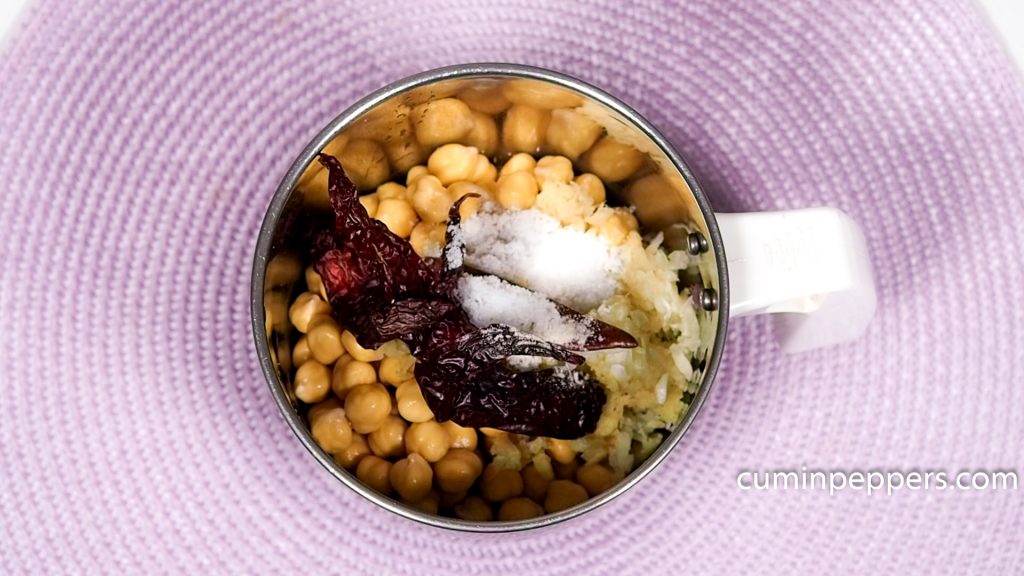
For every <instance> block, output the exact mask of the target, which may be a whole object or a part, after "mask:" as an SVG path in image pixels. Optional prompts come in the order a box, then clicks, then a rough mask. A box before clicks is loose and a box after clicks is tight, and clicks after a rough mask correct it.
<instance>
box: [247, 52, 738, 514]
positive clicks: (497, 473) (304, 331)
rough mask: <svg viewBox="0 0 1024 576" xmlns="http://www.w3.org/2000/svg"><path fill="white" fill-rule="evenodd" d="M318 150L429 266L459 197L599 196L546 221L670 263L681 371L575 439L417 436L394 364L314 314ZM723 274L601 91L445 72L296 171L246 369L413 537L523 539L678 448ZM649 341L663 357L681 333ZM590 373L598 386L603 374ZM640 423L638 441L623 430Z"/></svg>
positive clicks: (263, 264)
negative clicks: (586, 206) (679, 307)
mask: <svg viewBox="0 0 1024 576" xmlns="http://www.w3.org/2000/svg"><path fill="white" fill-rule="evenodd" d="M453 144H455V145H456V146H453ZM470 147H472V148H470ZM321 151H322V152H323V153H325V154H329V155H331V156H335V157H337V158H338V159H339V161H340V162H341V165H342V166H343V167H344V168H345V172H346V174H347V176H348V177H349V178H350V179H351V180H352V181H353V182H354V183H355V184H356V186H357V187H358V189H359V191H360V194H361V203H362V205H363V206H364V208H366V210H367V212H368V214H369V215H370V216H371V217H376V218H377V219H379V220H381V221H384V222H385V223H386V224H387V225H388V227H389V229H391V230H392V231H393V232H395V233H396V234H398V235H399V236H402V237H404V238H407V239H409V241H410V243H411V244H412V246H413V247H414V248H415V249H416V251H417V252H418V253H420V254H421V255H422V254H424V253H426V254H430V255H433V256H436V255H437V250H439V249H440V244H442V243H443V240H444V235H443V232H444V220H445V218H446V214H447V210H448V207H449V206H450V205H451V203H452V201H453V199H454V198H453V196H455V195H458V194H459V190H461V191H463V192H474V191H482V194H483V196H484V198H483V199H482V200H485V201H489V202H492V203H493V205H494V206H498V207H500V208H501V209H504V210H511V211H514V210H520V209H527V208H530V207H531V206H533V205H534V204H535V203H536V202H537V198H538V197H539V196H544V195H545V194H546V193H547V191H548V190H549V189H551V190H554V189H555V185H549V184H550V183H548V184H546V182H547V181H548V180H552V181H554V180H558V181H560V182H563V183H565V182H568V183H570V184H572V183H574V184H575V186H574V187H573V190H575V191H577V192H579V191H581V190H585V189H593V190H595V192H594V194H595V195H598V196H600V195H603V198H595V200H594V206H593V207H592V208H593V212H595V213H596V212H597V211H599V210H601V209H602V208H598V207H599V206H601V207H603V206H607V208H603V210H605V211H604V212H601V214H600V215H599V216H598V217H594V216H593V214H591V215H590V216H587V217H585V218H583V219H582V220H580V221H573V218H576V217H577V216H576V215H574V214H563V215H562V216H561V217H560V219H561V220H562V223H563V224H564V225H565V226H568V227H574V228H575V229H578V230H580V231H583V232H586V233H589V234H592V235H595V236H598V237H600V238H601V239H602V241H604V242H607V243H609V244H610V245H613V246H614V245H617V244H620V243H623V242H624V241H625V240H624V239H625V237H626V236H627V235H629V234H630V233H631V232H636V233H637V234H639V235H641V236H642V237H643V238H644V239H645V241H644V244H643V246H644V247H645V248H647V247H648V246H649V243H650V242H655V243H660V248H655V249H657V250H661V251H662V253H663V254H664V255H665V256H666V257H667V255H669V254H672V253H674V254H675V256H674V257H673V260H674V261H677V262H678V264H677V265H676V266H675V268H674V269H673V274H675V278H674V279H675V290H676V292H675V294H676V295H677V296H679V298H680V301H682V302H686V303H688V304H689V305H690V306H691V309H692V313H693V323H692V328H691V329H689V330H688V332H689V333H688V334H686V335H685V336H686V337H687V338H689V339H690V341H689V343H688V344H687V345H686V346H685V348H686V358H685V365H682V364H681V363H680V362H679V358H676V360H677V362H676V364H677V367H676V368H674V369H673V371H672V373H671V374H670V375H664V376H665V377H664V378H662V377H661V376H662V375H659V374H652V375H650V377H648V378H647V379H646V380H645V379H644V377H639V378H633V380H634V381H633V382H632V383H631V384H629V385H628V386H626V387H625V388H626V390H625V391H622V393H621V394H619V393H613V392H611V391H609V400H608V402H615V403H617V405H616V406H610V407H609V406H607V405H606V411H605V413H603V414H602V421H600V422H599V424H598V431H597V433H595V434H596V436H595V438H593V439H591V440H589V441H588V440H564V439H562V440H556V439H546V438H531V437H525V436H522V435H517V434H509V433H507V432H503V431H500V430H494V429H480V430H474V429H465V428H462V427H459V426H455V425H454V424H452V423H450V422H449V423H438V422H435V421H434V420H433V418H432V414H431V413H430V411H429V408H428V407H426V405H425V404H424V401H423V397H422V394H421V392H420V391H419V389H418V388H417V387H416V383H415V379H414V378H413V377H412V370H413V361H414V360H413V359H412V358H411V357H409V356H408V351H407V349H404V350H403V348H402V346H400V345H396V346H389V345H385V346H384V347H382V349H379V350H366V349H364V348H362V347H361V346H360V345H359V344H358V342H356V341H355V339H354V338H353V337H352V335H351V333H349V332H347V331H346V330H345V327H344V326H339V325H338V324H337V322H335V321H334V320H333V319H332V318H331V316H330V306H329V305H328V304H326V302H325V300H326V296H327V294H326V293H325V292H324V289H323V286H322V282H321V281H320V279H319V277H318V275H317V274H316V273H315V271H314V270H313V268H312V266H311V265H312V264H313V262H312V260H311V256H310V249H309V246H308V244H307V243H308V231H309V230H310V229H311V228H312V227H315V226H318V225H323V223H325V222H328V221H330V219H331V218H332V217H333V214H332V213H331V211H330V205H329V201H328V196H327V174H328V171H327V169H325V168H323V167H321V166H320V164H319V163H318V162H317V161H316V155H317V153H319V152H321ZM516 172H518V173H519V175H516ZM546 185H547V186H548V187H547V188H546V187H545V186H546ZM453 189H454V190H453ZM598 189H600V190H602V191H601V192H596V190H598ZM538 194H539V196H538ZM555 194H556V193H555V192H551V194H549V196H550V197H554V196H555ZM602 201H603V202H602ZM467 208H468V210H467V211H464V213H463V218H464V222H468V221H469V220H471V219H472V218H474V217H475V216H474V213H475V211H476V210H479V209H481V206H480V202H477V203H476V204H473V205H471V206H467ZM499 211H500V210H499ZM549 212H552V213H557V212H558V208H550V209H549ZM570 212H571V211H570ZM725 276H726V274H725V260H724V253H723V250H722V244H721V238H720V236H719V234H718V230H717V225H716V224H715V221H714V215H713V214H712V211H711V208H710V205H709V204H708V202H707V200H706V198H705V197H704V195H703V193H702V192H701V190H700V187H699V185H698V184H697V182H696V180H695V179H694V177H693V175H692V174H691V173H690V171H689V170H688V169H687V167H686V165H685V164H684V162H683V161H682V159H681V158H680V157H679V156H678V154H677V153H676V152H675V151H674V150H673V149H672V148H671V146H669V145H668V143H667V142H666V141H665V139H664V137H663V136H662V135H661V134H659V133H658V132H657V130H655V129H654V128H653V127H652V126H651V125H650V124H649V123H647V121H646V120H644V119H643V118H641V117H640V116H639V115H638V114H637V113H636V112H634V111H633V110H631V109H630V108H629V107H628V106H626V105H625V104H623V103H622V102H620V101H618V100H617V99H615V98H613V97H612V96H610V95H608V94H606V93H604V92H602V91H601V90H599V89H597V88H595V87H593V86H590V85H588V84H585V83H583V82H581V81H579V80H576V79H574V78H570V77H568V76H564V75H561V74H558V73H555V72H551V71H547V70H542V69H538V68H531V67H526V66H518V65H509V64H475V65H463V66H455V67H449V68H442V69H438V70H433V71H430V72H426V73H423V74H419V75H416V76H413V77H410V78H407V79H404V80H401V81H399V82H396V83H395V84H392V85H390V86H388V87H386V88H383V89H381V90H379V91H377V92H375V93H373V94H371V95H369V96H367V97H366V98H364V99H363V100H361V101H360V102H358V103H356V104H355V105H353V106H352V107H351V108H349V109H348V110H347V111H345V112H344V113H343V114H341V115H340V116H338V117H337V118H336V119H335V120H333V121H332V122H331V123H330V124H329V125H328V126H327V127H326V128H325V129H324V130H323V131H322V132H321V133H320V134H319V135H317V137H316V138H314V139H313V141H312V142H311V143H310V144H309V145H308V146H307V147H306V149H305V150H304V151H303V152H302V154H300V155H299V157H298V159H297V160H296V161H295V162H294V163H293V165H292V166H291V168H290V170H289V171H288V173H287V174H286V176H285V178H284V180H283V181H282V182H281V184H280V186H279V187H278V189H277V192H276V194H275V196H274V198H273V201H272V203H271V205H270V208H269V210H268V212H267V215H266V218H265V220H264V222H263V226H262V228H261V231H260V236H259V240H258V244H257V249H256V259H255V263H254V269H253V294H252V304H253V328H254V333H255V339H256V345H257V349H258V353H259V359H260V363H261V365H262V368H263V371H264V374H265V375H266V378H267V381H268V383H269V385H270V390H271V392H272V393H273V395H274V398H275V400H276V401H277V403H278V405H279V407H280V408H281V411H282V413H283V415H284V417H285V419H286V420H287V422H288V423H289V425H290V426H291V428H292V430H293V431H294V432H295V434H296V435H297V437H298V438H299V440H300V441H301V442H302V444H303V446H305V448H306V449H307V450H308V451H309V452H310V453H311V454H312V455H313V456H314V457H315V458H316V459H317V461H319V462H320V463H321V464H322V465H323V466H324V467H325V468H326V469H327V470H328V471H330V472H331V473H332V474H333V475H334V476H335V477H336V478H338V479H339V480H341V481H342V482H343V483H344V484H345V485H347V486H349V487H350V488H352V489H353V490H355V491H356V492H357V493H359V494H360V495H362V496H364V497H366V498H368V499H369V500H371V501H373V502H375V503H377V504H379V505H380V506H382V507H384V508H386V509H388V510H390V511H392V512H395V513H397V514H400V515H402V516H404V517H406V518H410V519H413V520H416V521H420V522H424V523H427V524H431V525H435V526H441V527H445V528H453V529H459V530H469V531H481V532H496V531H511V530H522V529H529V528H536V527H540V526H544V525H548V524H552V523H555V522H559V521H562V520H566V519H569V518H572V517H575V516H578V515H580V514H582V513H585V512H587V511H589V510H592V509H594V508H596V507H597V506H600V505H601V504H604V503H605V502H608V501H609V500H611V499H613V498H615V497H616V496H618V495H619V494H621V493H623V492H624V491H625V490H627V489H629V488H630V487H631V486H633V485H634V484H636V483H637V482H638V481H639V480H640V479H641V478H643V477H644V476H645V475H646V474H648V473H649V472H650V471H651V470H652V469H653V468H654V467H655V466H657V465H658V464H659V463H660V462H661V461H662V460H663V459H664V457H665V456H666V454H667V453H668V452H669V451H670V450H671V449H672V447H673V446H675V444H676V443H677V442H678V441H679V439H680V438H681V437H682V435H683V434H684V433H685V432H686V430H687V428H688V427H689V425H690V423H691V422H692V420H693V418H694V416H695V415H696V412H697V409H698V408H699V407H700V405H701V403H702V402H703V400H704V398H705V396H706V395H707V393H708V388H709V386H710V383H711V381H712V380H713V378H714V374H715V371H716V369H717V366H718V362H719V358H720V356H721V350H722V346H723V340H724V334H725V325H726V320H727V314H725V313H721V312H720V310H723V309H724V310H727V309H728V290H727V287H726V286H727V284H726V277H725ZM655 308H657V307H656V306H655ZM651 313H652V314H657V311H656V310H654V311H651ZM601 319H602V320H606V321H609V323H612V324H614V323H615V322H614V321H610V319H607V318H601ZM634 336H636V334H634ZM660 337H661V338H662V339H663V340H664V341H665V342H667V343H671V341H672V338H678V337H679V334H664V335H661V336H660ZM643 344H644V342H643V341H642V342H641V346H643ZM665 349H666V350H667V349H668V345H666V347H665ZM588 362H589V360H588ZM595 362H596V363H597V364H600V362H599V361H595ZM620 368H621V366H620ZM609 369H611V373H613V376H612V378H614V377H615V376H616V375H617V374H615V373H616V369H615V366H614V362H612V363H611V364H608V363H607V362H606V364H605V365H604V367H603V370H604V371H605V372H608V370H609ZM594 370H595V372H596V373H597V377H598V378H597V379H598V380H599V381H602V384H604V382H603V379H602V378H601V370H602V368H600V367H598V368H595V369H594ZM668 376H671V378H669V377H668ZM670 383H671V384H670ZM637 386H640V387H641V388H646V389H644V390H638V389H637ZM626 392H628V394H626ZM623 394H625V396H626V397H625V398H623ZM638 395H645V397H646V398H648V399H647V400H646V403H647V405H648V406H647V408H645V409H649V410H653V411H658V410H659V409H660V410H661V412H660V414H661V415H662V417H661V420H660V421H659V420H658V419H657V418H653V421H655V424H650V423H649V422H648V423H647V424H637V423H636V422H632V423H629V424H628V425H627V424H624V422H625V420H626V419H627V418H631V417H632V418H634V420H635V419H636V418H635V415H634V414H633V413H632V410H633V408H632V407H631V405H630V402H632V401H633V400H635V399H636V397H637V396H638ZM650 398H654V400H653V404H652V401H651V400H650ZM641 404H642V402H641ZM666 405H668V407H665V408H659V407H664V406H666ZM665 414H670V415H671V416H672V417H671V418H668V419H666V418H664V415H665ZM642 426H646V427H647V428H648V429H645V430H642V431H641V430H638V428H639V427H642ZM602 427H603V428H602ZM602 443H604V445H603V446H602Z"/></svg>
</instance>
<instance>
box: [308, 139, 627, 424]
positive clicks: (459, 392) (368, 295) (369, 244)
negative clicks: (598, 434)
mask: <svg viewBox="0 0 1024 576" xmlns="http://www.w3.org/2000/svg"><path fill="white" fill-rule="evenodd" d="M319 160H320V163H321V164H323V165H324V167H326V168H327V170H328V171H329V178H328V194H329V195H330V200H331V207H332V209H333V210H334V217H335V219H334V225H333V227H332V228H331V229H330V230H323V231H320V232H319V233H317V234H316V235H315V236H314V240H313V249H312V251H313V259H314V262H315V267H316V270H317V272H318V273H319V274H320V276H321V278H322V279H323V282H324V287H325V288H326V290H327V295H328V297H329V299H330V303H331V307H332V309H333V310H334V314H335V316H336V317H337V320H338V321H339V322H340V323H342V324H343V325H345V326H347V327H348V328H349V329H350V330H352V332H353V333H354V334H355V335H356V338H357V339H358V340H359V341H360V343H362V344H363V345H364V346H368V347H376V346H379V345H381V344H383V343H384V342H387V341H389V340H393V339H400V340H402V341H404V342H406V344H408V345H409V347H410V349H411V350H412V353H413V354H414V355H415V356H416V358H417V363H416V368H415V374H416V379H417V381H418V382H419V385H420V388H421V390H422V391H423V395H424V398H425V399H426V401H427V405H428V406H430V409H431V410H432V411H433V412H434V416H435V417H436V418H437V420H438V421H442V422H443V421H446V420H453V421H455V422H456V423H457V424H460V425H462V426H472V427H481V426H488V427H492V428H499V429H502V430H507V431H510V432H518V433H522V434H530V435H535V436H549V437H554V438H577V437H579V436H582V435H584V434H587V433H589V432H592V431H593V430H594V428H595V427H596V426H597V420H598V418H599V417H600V415H601V408H602V406H603V405H604V402H605V393H604V390H603V389H602V388H601V386H600V384H599V383H598V382H597V381H596V380H595V379H594V378H593V377H591V376H590V375H588V374H587V373H585V372H583V371H582V370H579V369H578V368H576V367H575V366H577V365H579V364H582V363H583V360H584V359H583V357H582V356H580V355H579V354H578V353H577V352H580V351H584V350H599V349H604V348H613V347H616V348H625V347H633V346H636V340H634V339H633V337H632V336H630V335H629V334H627V333H626V332H624V331H622V330H619V329H618V328H615V327H614V326H610V325H608V324H605V323H603V322H600V321H598V320H595V319H593V318H590V317H588V316H584V315H582V314H580V313H578V312H576V311H574V310H571V309H569V308H567V307H565V306H561V305H559V306H558V309H559V312H560V313H561V314H562V315H564V316H571V317H572V318H574V319H575V320H577V321H582V322H583V325H585V326H589V327H590V331H589V333H588V334H587V338H586V339H585V340H584V342H583V344H581V345H578V346H575V347H570V346H563V345H558V344H553V343H551V342H546V341H544V340H541V339H539V338H536V337H534V336H531V335H529V334H524V333H522V332H519V331H518V330H516V329H514V328H512V327H510V326H505V325H500V324H493V325H490V326H486V327H484V328H477V327H476V326H473V324H472V323H471V322H470V321H469V318H468V317H467V315H466V313H465V311H463V309H462V306H461V305H460V304H459V302H458V300H457V299H456V297H455V286H456V285H457V281H458V277H459V275H461V274H465V273H467V272H466V271H465V270H464V269H463V266H462V255H463V254H462V251H463V249H464V247H463V246H462V244H461V243H460V242H459V241H458V238H459V237H460V236H459V235H458V233H457V231H458V228H459V225H460V218H459V205H460V204H461V203H462V201H463V200H464V199H465V198H462V199H460V200H459V201H458V202H456V203H455V205H454V206H453V207H452V209H451V212H450V213H449V220H448V228H447V231H446V237H447V240H448V242H447V243H446V246H445V250H444V254H443V255H442V257H441V258H440V259H436V258H420V256H419V255H417V254H416V252H414V251H413V249H412V247H411V246H410V244H409V243H408V242H407V241H406V240H403V239H402V238H400V237H398V236H396V235H395V234H393V233H391V231H390V230H388V229H387V227H386V226H385V225H384V224H383V223H382V222H379V221H377V220H374V219H372V218H370V217H369V216H368V215H367V213H366V210H365V209H364V208H363V206H362V204H360V203H359V201H358V196H357V191H356V188H355V185H353V184H352V182H351V181H350V180H349V179H348V178H347V177H346V176H345V173H344V170H343V169H342V167H341V164H340V163H339V162H338V161H337V160H336V159H335V158H333V157H331V156H327V155H324V154H321V155H320V157H319ZM511 356H540V357H545V358H551V359H554V360H556V361H559V362H564V363H565V365H564V366H560V367H558V368H549V369H544V370H534V371H526V372H520V371H516V370H513V369H512V368H511V367H510V366H509V364H508V359H509V357H511Z"/></svg>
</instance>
